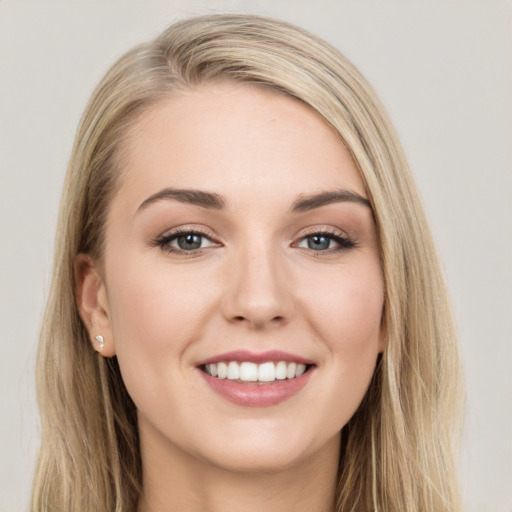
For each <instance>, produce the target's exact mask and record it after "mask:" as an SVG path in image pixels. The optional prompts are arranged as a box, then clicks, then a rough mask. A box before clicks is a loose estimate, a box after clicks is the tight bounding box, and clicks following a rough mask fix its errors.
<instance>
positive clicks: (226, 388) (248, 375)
mask: <svg viewBox="0 0 512 512" xmlns="http://www.w3.org/2000/svg"><path fill="white" fill-rule="evenodd" d="M197 368H198V369H199V370H200V374H201V376H202V377H203V379H204V380H205V381H206V383H207V384H208V385H209V387H210V389H212V390H213V391H214V392H216V393H217V394H219V395H221V396H222V397H223V398H225V399H227V400H229V401H230V402H232V403H235V404H237V405H241V406H246V407H265V406H271V405H277V404H278V403H280V402H283V401H284V400H287V399H288V398H291V397H292V396H293V395H295V394H296V393H298V392H299V391H300V390H301V389H302V388H303V387H304V386H305V385H306V384H307V382H308V381H309V378H310V376H311V374H312V373H313V370H314V369H315V368H316V366H315V364H314V363H313V362H312V361H310V360H308V359H305V358H303V357H300V356H297V355H294V354H290V353H287V352H282V351H267V352H259V353H253V352H248V351H235V352H229V353H225V354H219V355H217V356H215V357H212V358H209V359H206V360H204V361H202V362H200V363H199V364H198V365H197Z"/></svg>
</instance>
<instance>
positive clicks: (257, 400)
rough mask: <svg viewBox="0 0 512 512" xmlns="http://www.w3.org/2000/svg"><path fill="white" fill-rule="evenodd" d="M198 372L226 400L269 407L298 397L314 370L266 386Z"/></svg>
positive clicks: (238, 403)
mask: <svg viewBox="0 0 512 512" xmlns="http://www.w3.org/2000/svg"><path fill="white" fill-rule="evenodd" d="M198 371H199V373H200V374H201V376H202V377H203V379H204V380H205V381H206V383H207V384H208V385H209V386H210V388H211V389H213V391H215V392H216V393H218V394H219V395H221V396H222V397H223V398H225V399H226V400H229V401H230V402H232V403H234V404H236V405H242V406H244V407H269V406H271V405H277V404H279V403H281V402H284V401H285V400H287V399H288V398H291V397H292V396H293V395H296V394H297V393H298V392H299V391H300V390H301V389H302V388H303V387H304V386H305V385H306V384H307V382H308V380H309V378H310V377H311V374H312V373H313V368H310V369H309V370H308V371H307V372H305V373H303V374H302V375H301V376H300V377H295V378H294V379H286V380H275V381H273V382H267V383H264V384H253V383H248V382H247V383H246V382H237V381H234V380H229V379H218V378H217V377H212V376H211V375H208V374H207V373H205V372H203V371H202V370H198Z"/></svg>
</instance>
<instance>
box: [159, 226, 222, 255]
mask: <svg viewBox="0 0 512 512" xmlns="http://www.w3.org/2000/svg"><path fill="white" fill-rule="evenodd" d="M155 242H156V245H158V246H159V247H161V248H162V249H163V250H165V251H168V252H174V253H180V252H189V253H190V252H194V251H199V250H201V249H204V248H205V247H210V246H212V245H215V244H214V243H213V242H212V241H211V240H210V238H208V237H207V236H206V235H205V234H203V233H200V232H197V231H178V232H174V233H169V234H167V235H164V236H162V237H160V238H159V239H158V240H156V241H155Z"/></svg>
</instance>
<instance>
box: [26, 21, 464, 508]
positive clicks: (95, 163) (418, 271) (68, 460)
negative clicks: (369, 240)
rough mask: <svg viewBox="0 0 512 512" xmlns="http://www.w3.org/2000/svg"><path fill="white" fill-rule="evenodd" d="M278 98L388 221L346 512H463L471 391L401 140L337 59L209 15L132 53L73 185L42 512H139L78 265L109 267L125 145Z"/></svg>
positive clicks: (125, 398)
mask: <svg viewBox="0 0 512 512" xmlns="http://www.w3.org/2000/svg"><path fill="white" fill-rule="evenodd" d="M218 80H228V81H229V80H230V81H235V82H238V83H246V84H251V85H257V86H260V87H266V88H270V89H272V90H274V91H276V92H279V93H282V94H286V95H288V96H290V97H293V98H295V99H297V100H298V101H301V102H302V103H304V104H306V105H308V106H309V107H310V108H311V109H313V110H314V111H316V112H317V113H318V115H319V116H321V117H322V118H323V119H324V120H325V121H326V122H327V123H328V124H329V125H330V126H331V127H332V129H333V130H334V131H335V132H336V133H337V134H338V135H339V137H340V141H341V142H342V143H343V144H345V146H346V147H347V148H348V149H349V151H350V152H351V154H352V157H353V159H354V161H355V162H356V164H357V166H358V168H359V170H360V173H361V176H362V178H363V181H364V183H365V186H366V189H367V193H368V197H369V201H370V203H371V206H372V210H373V213H374V217H375V222H376V226H377V231H378V236H379V241H380V256H381V265H382V272H383V276H384V281H385V307H384V313H383V323H384V326H385V329H386V334H387V348H386V350H385V352H384V353H383V354H382V357H380V358H379V362H378V365H377V368H376V371H375V374H374V377H373V380H372V383H371V385H370V388H369V390H368V392H367V394H366V396H365V398H364V400H363V402H362V404H361V405H360V407H359V409H358V410H357V412H356V414H355V415H354V416H353V418H352V419H351V420H350V421H349V423H348V424H347V425H346V426H345V427H344V428H343V430H342V450H341V454H340V467H339V485H338V492H337V507H338V508H337V510H339V511H344V512H346V511H352V512H362V511H365V512H367V511H368V510H378V511H379V512H386V511H387V512H393V511H396V510H400V511H403V512H420V511H425V510H435V511H436V512H456V511H459V510H460V502H459V495H458V486H457V479H456V471H455V462H454V461H455V458H456V454H457V448H458V447H457V443H456V440H457V433H458V429H459V424H460V404H461V400H460V398H461V392H462V387H461V378H460V368H459V361H458V355H457V345H456V336H455V332H454V327H453V320H452V315H451V310H450V306H449V301H448V297H447V292H446V290H445V286H444V283H443V279H442V275H441V272H440V268H439V264H438V258H437V255H436V252H435V249H434V245H433V242H432V238H431V235H430V232H429V229H428V225H427V222H426V218H425V214H424V212H423V210H422V207H421V203H420V200H419V197H418V195H417V192H416V189H415V186H414V183H413V180H412V176H411V173H410V170H409V168H408V165H407V162H406V159H405V156H404V153H403V150H402V149H401V145H400V143H399V141H398V138H397V136H396V134H395V131H394V129H393V127H392V125H391V123H390V121H389V119H388V117H387V115H386V113H385V110H384V108H383V107H382V105H381V104H380V102H379V101H378V99H377V97H376V95H375V93H374V92H373V90H372V88H371V87H370V86H369V84H368V83H367V82H366V80H365V79H364V78H363V77H362V76H361V74H360V73H359V72H358V71H357V70H356V69H355V67H354V66H353V65H352V64H351V63H350V62H349V61H348V60H347V59H346V58H345V57H343V56H342V55H341V54H340V53H339V52H338V51H337V50H336V49H334V48H333V47H331V46H330V45H328V44H327V43H325V42H324V41H322V40H321V39H319V38H317V37H316V36H313V35H311V34H309V33H308V32H306V31H304V30H302V29H300V28H297V27H295V26H293V25H290V24H288V23H285V22H282V21H276V20H272V19H269V18H263V17H258V16H252V15H222V14H219V15H207V16H199V17H194V18H190V19H186V20H183V21H180V22H178V23H175V24H173V25H171V26H170V27H169V28H168V29H167V30H165V31H164V32H163V33H162V34H161V35H160V36H158V37H157V38H156V39H154V40H153V41H150V42H148V43H145V44H142V45H140V46H137V47H136V48H134V49H133V50H131V51H130V52H128V53H127V54H125V55H124V56H123V57H122V58H121V59H120V60H119V61H118V62H117V63H116V64H115V65H114V66H113V67H112V68H111V69H110V71H109V72H108V73H107V74H106V76H105V77H104V78H103V80H102V81H101V82H100V84H99V85H98V87H97V88H96V90H95V91H94V93H93V95H92V97H91V99H90V101H89V103H88V105H87V107H86V110H85V113H84V115H83V117H82V120H81V122H80V126H79V128H78V132H77V135H76V139H75V144H74V148H73V151H72V155H71V158H70V163H69V167H68V170H67V175H66V179H65V183H64V193H63V197H62V202H61V209H60V214H59V221H58V229H57V237H56V242H55V262H54V269H53V280H52V285H51V289H50V294H49V298H48V303H47V308H46V311H45V316H44V320H43V327H42V331H41V337H40V345H39V352H38V367H37V387H38V400H39V407H40V410H41V418H42V419H41V422H42V443H41V451H40V454H39V460H38V466H37V469H36V475H35V480H34V487H33V495H32V510H33V511H34V512H36V511H37V512H42V511H52V512H57V511H62V512H64V511H69V510H80V511H81V512H89V511H90V512H92V511H98V510H112V511H117V512H121V511H123V512H129V511H135V510H136V506H137V501H138V499H139V496H140V494H141V492H142V467H141V460H140V453H139V446H138V432H137V421H136V409H135V405H134V404H133V402H132V400H131V398H130V397H129V395H128V393H127V391H126V388H125V387H124V384H123V381H122V378H121V374H120V370H119V366H118V364H117V360H116V358H115V357H114V358H112V359H104V358H103V357H102V356H100V355H98V354H96V353H95V352H94V351H93V350H92V348H91V345H90V341H89V335H88V332H87V330H86V329H85V326H84V325H83V323H82V321H81V319H80V317H79V314H78V308H77V303H76V297H75V294H76V291H75V290H76V279H75V261H76V258H77V255H78V254H80V253H88V254H89V255H91V257H93V258H94V259H95V260H96V261H101V258H102V253H103V246H104V242H105V233H104V231H105V223H106V217H107V214H108V209H109V204H110V203H111V201H112V197H113V196H114V194H115V193H116V191H117V190H118V188H119V181H120V179H121V176H122V169H123V167H124V161H123V158H124V154H123V146H124V142H125V140H126V138H127V137H128V136H129V134H130V131H131V129H132V128H133V127H134V126H135V125H136V123H137V121H138V119H139V118H140V116H141V114H142V113H144V112H146V111H147V110H148V109H149V108H150V107H151V106H153V105H156V104H157V103H158V102H159V101H162V100H163V99H164V98H167V97H169V96H172V95H173V94H177V93H179V92H180V91H184V90H187V89H190V88H193V87H196V86H199V85H201V84H203V83H207V82H210V81H218Z"/></svg>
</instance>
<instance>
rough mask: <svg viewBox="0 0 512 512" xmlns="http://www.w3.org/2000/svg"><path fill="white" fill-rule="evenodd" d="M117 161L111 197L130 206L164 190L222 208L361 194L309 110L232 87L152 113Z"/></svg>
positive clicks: (188, 95) (219, 86)
mask: <svg viewBox="0 0 512 512" xmlns="http://www.w3.org/2000/svg"><path fill="white" fill-rule="evenodd" d="M123 162H124V165H123V169H122V177H121V187H120V189H119V193H118V199H120V200H123V199H126V200H128V199H129V200H130V202H132V203H133V204H132V206H131V208H136V207H137V206H138V205H139V204H140V203H141V202H142V201H143V200H144V198H145V197H147V196H149V195H150V194H154V193H155V192H157V191H158V190H159V189H162V188H164V187H174V188H186V189H194V188H197V189H201V190H208V191H210V192H215V193H219V194H221V195H223V196H226V197H227V198H228V201H229V202H233V201H234V202H236V201H237V200H241V201H242V200H243V201H247V200H248V199H250V200H251V202H255V201H256V202H257V200H258V198H261V200H265V201H271V200H274V199H275V200H280V201H283V202H284V201H288V200H289V201H291V200H292V198H294V197H296V196H297V195H299V194H303V193H311V192H317V191H322V190H326V189H334V188H340V187H342V188H344V189H348V190H350V191H353V192H356V193H359V194H361V195H365V189H364V185H363V182H362V179H361V177H360V174H359V172H358V170H357V167H356V165H355V164H354V162H353V160H352V158H351V156H350V153H349V151H348V150H347V149H346V148H345V146H344V145H343V144H342V142H341V141H340V139H339V137H338V136H337V134H336V133H335V132H334V131H333V130H332V129H331V127H330V126H329V125H328V124H327V123H326V122H325V121H324V120H323V119H322V118H320V116H319V115H318V114H317V113H316V112H314V111H313V110H312V109H311V108H310V107H308V106H306V105H304V104H302V103H301V102H299V101H298V100H295V99H293V98H291V97H288V96H286V95H284V94H281V93H278V92H274V91H271V90H268V89H264V88H261V87H256V86H249V85H245V84H236V83H231V82H227V83H214V84H212V83H209V84H204V85H201V86H200V87H197V88H195V89H191V90H187V91H184V92H180V93H178V94H176V95H173V96H171V97H169V98H167V99H165V100H162V101H161V102H159V103H158V104H156V105H154V106H153V107H151V109H149V110H148V111H146V112H145V113H144V114H143V115H142V116H141V118H140V119H139V120H138V122H137V123H136V125H135V126H134V127H133V128H132V130H131V131H130V133H129V136H128V138H127V141H126V145H125V147H124V158H123ZM128 196H129V197H128Z"/></svg>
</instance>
